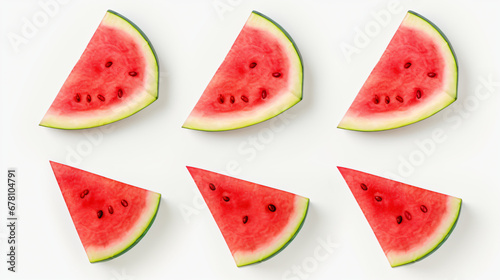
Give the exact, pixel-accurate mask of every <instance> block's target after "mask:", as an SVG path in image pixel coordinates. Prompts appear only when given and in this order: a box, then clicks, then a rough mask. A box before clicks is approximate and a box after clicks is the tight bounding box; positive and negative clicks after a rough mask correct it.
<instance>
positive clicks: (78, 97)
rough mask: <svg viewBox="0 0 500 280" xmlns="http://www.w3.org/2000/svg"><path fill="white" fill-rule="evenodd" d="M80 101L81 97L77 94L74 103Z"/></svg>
mask: <svg viewBox="0 0 500 280" xmlns="http://www.w3.org/2000/svg"><path fill="white" fill-rule="evenodd" d="M81 100H82V96H81V95H80V94H79V93H77V94H76V95H75V101H76V102H80V101H81Z"/></svg>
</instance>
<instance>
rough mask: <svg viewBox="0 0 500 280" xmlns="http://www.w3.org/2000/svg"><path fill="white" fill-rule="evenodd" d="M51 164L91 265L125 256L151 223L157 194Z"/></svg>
mask: <svg viewBox="0 0 500 280" xmlns="http://www.w3.org/2000/svg"><path fill="white" fill-rule="evenodd" d="M50 165H51V166H52V170H53V171H54V174H55V176H56V179H57V183H58V184H59V188H60V189H61V192H62V195H63V197H64V201H65V202H66V206H67V207H68V210H69V213H70V215H71V219H72V220H73V223H74V225H75V228H76V231H77V232H78V235H79V236H80V241H81V242H82V245H83V247H84V248H85V251H86V252H87V256H88V258H89V261H90V262H91V263H94V262H99V261H104V260H109V259H112V258H116V257H118V256H119V255H121V254H123V253H125V252H126V251H128V250H129V249H130V248H132V247H133V246H134V245H136V244H137V243H138V242H139V241H140V240H141V238H142V237H144V235H145V234H146V232H147V231H148V230H149V228H150V227H151V225H152V224H153V221H154V219H155V217H156V213H157V212H158V207H159V206H160V197H161V195H160V194H159V193H155V192H152V191H148V190H145V189H141V188H138V187H134V186H131V185H128V184H125V183H121V182H118V181H115V180H112V179H109V178H106V177H102V176H99V175H96V174H93V173H90V172H87V171H83V170H80V169H77V168H74V167H71V166H67V165H64V164H60V163H57V162H53V161H51V162H50Z"/></svg>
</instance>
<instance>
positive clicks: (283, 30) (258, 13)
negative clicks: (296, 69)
mask: <svg viewBox="0 0 500 280" xmlns="http://www.w3.org/2000/svg"><path fill="white" fill-rule="evenodd" d="M252 13H254V14H256V15H258V16H260V17H262V18H265V19H266V20H268V21H269V22H271V23H272V24H274V25H275V26H276V27H278V29H279V30H280V31H281V32H282V33H283V34H285V36H286V37H287V38H288V40H289V41H290V42H291V43H292V45H293V48H294V49H295V51H296V52H297V56H298V57H299V61H300V72H301V73H302V81H301V82H300V86H301V87H300V100H302V97H303V96H304V64H303V62H302V55H301V54H300V51H299V48H298V47H297V44H295V41H294V40H293V39H292V36H290V34H288V32H286V30H285V29H284V28H283V27H282V26H281V25H280V24H279V23H277V22H275V21H274V20H272V19H271V18H269V17H268V16H266V15H264V14H262V13H260V12H258V11H255V10H254V11H252ZM295 104H297V103H295ZM295 104H294V105H295ZM290 108H291V107H290ZM285 111H286V110H285ZM283 112H284V111H283Z"/></svg>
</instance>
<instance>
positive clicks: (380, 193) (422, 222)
mask: <svg viewBox="0 0 500 280" xmlns="http://www.w3.org/2000/svg"><path fill="white" fill-rule="evenodd" d="M338 169H339V171H340V173H341V174H342V176H343V177H344V179H345V181H346V183H347V185H348V186H349V188H350V190H351V192H352V194H353V195H354V198H355V199H356V201H357V202H358V205H359V207H360V208H361V210H362V211H363V214H364V215H365V217H366V219H367V220H368V223H369V224H370V226H371V228H372V230H373V232H374V233H375V236H376V237H377V240H378V242H379V244H380V246H381V247H382V250H384V253H385V255H386V257H387V259H388V260H389V263H390V265H391V266H392V267H395V266H400V265H404V264H408V263H411V262H415V261H418V260H420V259H422V258H424V257H426V256H428V255H429V254H431V253H432V252H434V251H435V250H437V249H438V248H439V247H440V246H441V245H442V244H443V243H444V241H445V240H446V239H447V238H448V237H449V236H450V234H451V232H452V231H453V229H454V228H455V225H456V223H457V221H458V217H459V214H460V209H461V206H462V199H460V198H456V197H453V196H449V195H445V194H441V193H437V192H434V191H430V190H426V189H422V188H419V187H415V186H411V185H408V184H404V183H401V182H397V181H393V180H390V179H386V178H382V177H379V176H375V175H372V174H368V173H365V172H361V171H357V170H353V169H349V168H344V167H338Z"/></svg>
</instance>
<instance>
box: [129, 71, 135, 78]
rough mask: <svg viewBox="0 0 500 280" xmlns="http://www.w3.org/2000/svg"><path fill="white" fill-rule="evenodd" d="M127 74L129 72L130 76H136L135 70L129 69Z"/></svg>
mask: <svg viewBox="0 0 500 280" xmlns="http://www.w3.org/2000/svg"><path fill="white" fill-rule="evenodd" d="M128 74H129V75H130V76H132V77H135V76H137V72H135V71H130V72H128Z"/></svg>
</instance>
